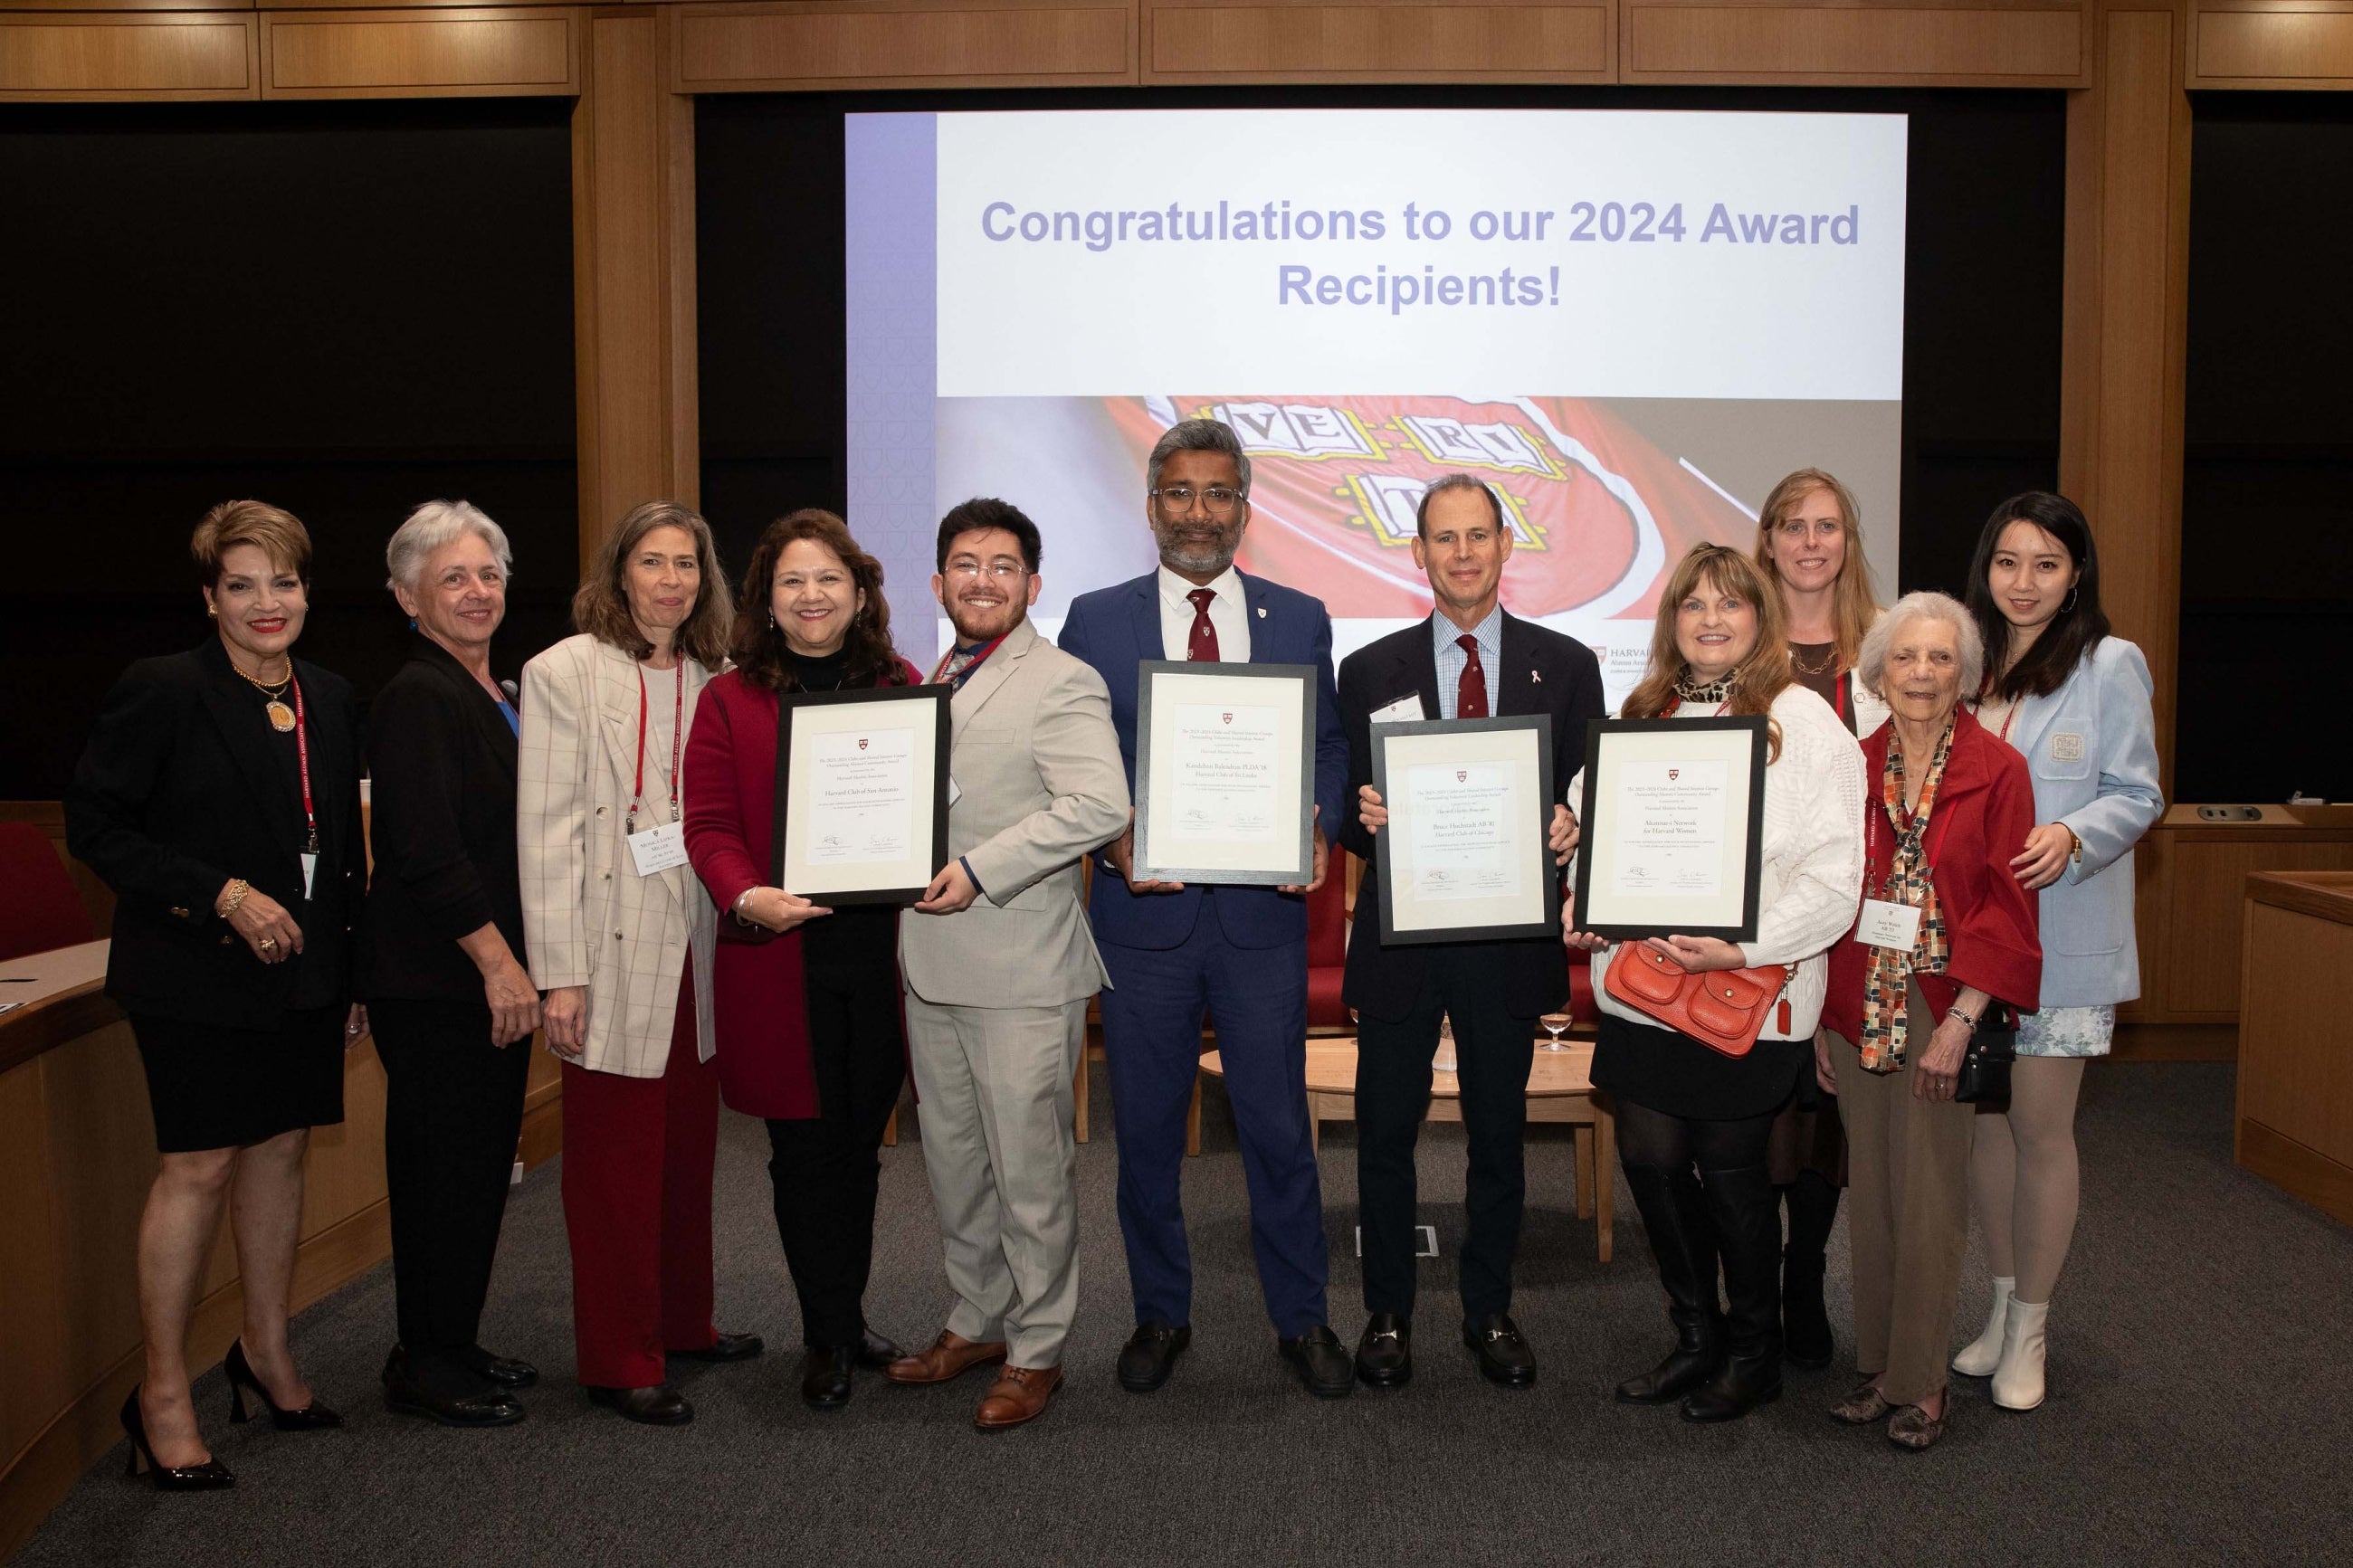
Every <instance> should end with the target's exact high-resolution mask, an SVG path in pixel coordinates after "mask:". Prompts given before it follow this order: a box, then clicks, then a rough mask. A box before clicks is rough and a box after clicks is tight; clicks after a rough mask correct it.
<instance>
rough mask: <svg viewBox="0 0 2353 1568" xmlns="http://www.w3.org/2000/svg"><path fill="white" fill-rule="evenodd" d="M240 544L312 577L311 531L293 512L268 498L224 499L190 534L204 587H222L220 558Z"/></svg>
mask: <svg viewBox="0 0 2353 1568" xmlns="http://www.w3.org/2000/svg"><path fill="white" fill-rule="evenodd" d="M240 544H250V545H253V546H255V547H256V548H258V549H259V551H260V552H262V553H263V554H264V555H267V556H269V563H270V564H271V565H272V566H279V567H283V568H284V569H286V570H287V571H289V572H291V573H293V574H294V575H296V576H297V577H300V578H301V579H302V581H303V582H305V583H308V582H309V581H310V580H311V532H310V531H309V530H308V529H306V528H304V527H303V526H302V524H301V522H300V521H297V520H296V518H295V516H294V514H293V513H292V512H290V511H281V510H279V509H278V508H276V507H274V506H271V505H270V504H269V502H268V501H259V500H225V501H223V502H221V503H220V505H218V506H216V507H215V508H213V509H212V510H210V511H208V512H206V513H205V520H204V521H202V522H200V523H198V524H196V531H195V533H193V534H191V535H189V537H188V554H189V556H190V557H191V558H192V559H194V560H195V563H196V575H197V576H198V578H200V579H201V580H202V584H203V585H204V586H205V587H207V588H216V587H218V586H220V579H221V557H222V556H224V555H227V553H228V552H230V551H232V550H234V549H236V548H237V546H238V545H240Z"/></svg>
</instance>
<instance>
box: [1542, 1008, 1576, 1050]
mask: <svg viewBox="0 0 2353 1568" xmlns="http://www.w3.org/2000/svg"><path fill="white" fill-rule="evenodd" d="M1536 1022H1537V1023H1539V1024H1542V1025H1543V1026H1544V1031H1545V1033H1546V1034H1547V1035H1550V1036H1551V1037H1552V1038H1550V1039H1548V1040H1546V1042H1545V1043H1544V1048H1545V1049H1546V1050H1548V1051H1565V1050H1567V1049H1568V1047H1567V1046H1564V1045H1562V1044H1561V1043H1560V1037H1562V1036H1563V1035H1565V1034H1567V1033H1568V1026H1569V1025H1570V1024H1571V1023H1572V1022H1574V1020H1573V1019H1571V1018H1570V1017H1569V1016H1568V1015H1567V1014H1566V1013H1546V1015H1545V1016H1543V1017H1541V1018H1538V1019H1537V1020H1536Z"/></svg>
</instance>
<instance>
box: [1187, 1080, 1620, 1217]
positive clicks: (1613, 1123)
mask: <svg viewBox="0 0 2353 1568" xmlns="http://www.w3.org/2000/svg"><path fill="white" fill-rule="evenodd" d="M1545 1044H1546V1042H1544V1041H1542V1040H1539V1041H1538V1042H1537V1043H1536V1053H1535V1061H1534V1062H1532V1063H1531V1064H1530V1065H1529V1068H1528V1120H1529V1121H1532V1122H1538V1121H1542V1122H1564V1123H1567V1125H1569V1126H1571V1127H1573V1128H1575V1129H1576V1134H1575V1142H1576V1159H1575V1163H1576V1166H1577V1218H1579V1219H1589V1220H1591V1221H1593V1226H1594V1244H1595V1250H1596V1252H1597V1253H1598V1255H1599V1258H1600V1259H1601V1261H1602V1262H1604V1263H1607V1262H1609V1233H1610V1230H1611V1227H1612V1226H1613V1224H1614V1222H1615V1219H1616V1211H1617V1200H1616V1190H1617V1182H1618V1121H1617V1118H1616V1117H1614V1116H1612V1115H1611V1114H1610V1112H1609V1108H1608V1107H1607V1106H1606V1105H1604V1104H1602V1103H1599V1102H1598V1101H1596V1100H1595V1099H1594V1098H1593V1079H1592V1077H1591V1076H1590V1075H1591V1073H1592V1069H1593V1042H1592V1041H1590V1040H1569V1041H1567V1042H1565V1046H1566V1048H1565V1049H1562V1050H1557V1051H1548V1050H1546V1049H1545V1048H1544V1047H1545ZM1201 1070H1202V1071H1203V1072H1205V1073H1207V1074H1208V1075H1209V1076H1211V1077H1213V1078H1223V1077H1224V1076H1225V1071H1226V1068H1225V1063H1224V1062H1222V1061H1220V1060H1219V1058H1218V1053H1217V1052H1215V1051H1210V1052H1208V1053H1207V1054H1205V1055H1204V1056H1203V1057H1202V1058H1201ZM1307 1118H1308V1127H1309V1129H1310V1131H1311V1132H1312V1133H1313V1134H1314V1137H1315V1140H1316V1142H1317V1145H1318V1146H1319V1147H1320V1146H1321V1144H1322V1142H1323V1136H1322V1134H1323V1124H1324V1122H1326V1121H1355V1120H1356V1037H1355V1036H1354V1035H1333V1036H1325V1037H1310V1038H1309V1039H1308V1041H1307ZM1429 1120H1430V1121H1461V1120H1462V1090H1461V1085H1460V1084H1459V1083H1458V1082H1457V1081H1456V1079H1455V1075H1454V1074H1452V1073H1451V1072H1439V1071H1437V1070H1436V1069H1435V1068H1433V1069H1432V1070H1431V1072H1430V1116H1429Z"/></svg>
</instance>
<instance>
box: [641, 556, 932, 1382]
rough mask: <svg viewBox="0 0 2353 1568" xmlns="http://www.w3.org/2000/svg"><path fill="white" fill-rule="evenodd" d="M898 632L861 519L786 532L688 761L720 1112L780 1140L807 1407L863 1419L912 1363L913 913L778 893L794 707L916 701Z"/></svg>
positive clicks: (781, 1204) (699, 711)
mask: <svg viewBox="0 0 2353 1568" xmlns="http://www.w3.org/2000/svg"><path fill="white" fill-rule="evenodd" d="M890 620H891V613H890V606H889V605H887V604H886V603H885V601H884V600H883V597H882V567H881V563H879V562H877V561H876V560H875V559H874V558H873V557H872V556H871V555H869V554H867V553H866V552H864V551H862V550H860V548H859V547H858V542H857V541H855V540H853V539H852V538H850V536H849V529H848V528H847V527H846V526H845V525H844V524H843V522H842V521H841V519H839V518H838V517H836V516H834V515H833V514H832V513H831V512H827V511H818V510H804V511H797V512H794V513H793V514H792V515H791V516H789V517H786V518H782V519H779V520H778V521H776V522H773V523H771V524H769V525H768V530H767V531H766V532H765V533H764V534H763V535H761V537H760V543H759V547H758V548H757V549H755V550H754V552H752V563H751V565H750V567H749V568H748V569H747V570H746V571H745V572H744V585H743V588H742V590H741V593H740V595H739V597H738V602H737V605H736V610H735V636H734V643H733V649H732V651H733V657H734V668H732V669H730V670H728V671H727V672H726V673H725V674H723V675H721V676H719V677H717V678H716V679H713V680H712V682H711V683H710V684H709V685H707V686H705V687H704V688H703V690H702V701H701V702H700V704H699V705H698V706H697V707H696V709H695V718H694V727H693V729H692V731H691V734H690V738H689V741H688V743H687V752H686V782H685V805H686V818H685V820H686V849H687V855H688V857H689V858H690V859H691V861H692V862H693V865H694V870H695V874H696V875H697V876H699V877H701V878H702V881H703V885H704V886H705V887H707V888H709V889H711V896H712V899H713V900H715V901H716V902H717V903H718V905H719V908H720V909H721V910H724V911H726V913H724V914H723V915H722V917H721V919H720V940H719V948H718V955H717V958H716V961H715V962H714V963H713V965H712V982H713V984H712V1011H713V1013H714V1014H715V1015H716V1017H715V1024H716V1028H717V1056H716V1058H715V1059H716V1060H717V1063H718V1067H719V1085H720V1092H721V1094H722V1095H723V1097H724V1098H725V1100H726V1101H727V1103H728V1104H729V1105H730V1106H731V1107H733V1109H735V1110H740V1111H743V1112H744V1113H745V1114H747V1115H751V1116H757V1117H761V1118H764V1119H765V1121H767V1123H768V1143H769V1148H770V1150H771V1152H772V1155H773V1157H772V1158H771V1159H770V1161H769V1162H768V1174H769V1177H770V1179H771V1181H772V1182H773V1183H774V1184H775V1188H776V1233H777V1235H778V1236H779V1237H781V1238H782V1240H783V1242H784V1247H785V1261H786V1266H787V1267H788V1268H790V1269H791V1270H792V1276H793V1288H794V1289H795V1291H796V1292H797V1294H798V1296H799V1298H800V1308H801V1339H802V1342H803V1344H804V1345H805V1346H806V1347H807V1348H806V1350H805V1352H804V1353H803V1356H802V1360H801V1397H802V1398H803V1399H804V1400H806V1401H807V1402H808V1404H809V1405H810V1406H811V1407H812V1408H814V1409H818V1410H838V1409H839V1408H840V1407H841V1406H842V1405H846V1404H848V1403H849V1390H850V1370H851V1369H852V1368H853V1367H854V1366H858V1365H860V1364H863V1365H866V1366H869V1367H875V1368H880V1367H883V1366H887V1365H888V1364H889V1363H892V1362H893V1361H895V1360H897V1359H898V1358H899V1355H900V1353H901V1352H900V1351H899V1348H898V1346H896V1345H894V1344H892V1342H890V1341H889V1340H887V1339H885V1338H883V1337H882V1336H881V1335H880V1334H877V1333H875V1332H874V1331H872V1330H871V1329H869V1328H868V1327H867V1324H866V1317H865V1312H864V1310H863V1306H862V1301H863V1298H864V1296H865V1294H866V1278H867V1272H868V1268H869V1266H870V1264H871V1261H872V1258H873V1252H874V1193H875V1185H876V1183H877V1181H878V1179H879V1178H880V1176H881V1161H880V1160H879V1158H878V1157H877V1155H878V1151H879V1150H880V1149H881V1145H882V1130H883V1127H884V1125H885V1124H886V1123H887V1122H888V1121H890V1119H891V1111H892V1108H893V1107H894V1106H896V1105H897V1104H898V1102H899V1088H900V1085H901V1084H902V1082H903V1081H904V1079H905V1077H906V1064H907V1047H906V1032H905V1026H904V1024H903V1022H902V1018H901V1015H900V996H899V911H898V910H896V909H894V908H892V907H889V906H887V905H866V906H860V907H855V908H851V907H845V908H843V909H841V910H828V909H823V908H820V907H818V905H815V904H812V903H811V902H810V901H809V900H807V899H801V898H796V897H795V896H794V895H792V894H790V893H788V892H786V891H785V890H784V889H782V888H778V887H775V886H772V885H771V884H770V882H769V878H770V875H771V872H770V868H771V867H772V866H773V864H774V859H773V856H772V850H773V847H774V829H773V822H774V815H775V810H776V710H777V700H778V697H779V694H780V693H787V692H802V691H836V690H841V689H851V690H856V689H861V688H868V687H874V686H908V685H913V684H914V683H915V682H916V681H917V680H918V679H920V678H919V677H918V676H917V675H916V673H915V671H914V669H913V667H911V666H910V665H909V664H908V663H907V662H906V661H905V660H904V659H902V658H900V657H899V655H898V653H897V652H896V651H895V650H894V649H893V648H892V645H891V630H890ZM731 917H732V918H731Z"/></svg>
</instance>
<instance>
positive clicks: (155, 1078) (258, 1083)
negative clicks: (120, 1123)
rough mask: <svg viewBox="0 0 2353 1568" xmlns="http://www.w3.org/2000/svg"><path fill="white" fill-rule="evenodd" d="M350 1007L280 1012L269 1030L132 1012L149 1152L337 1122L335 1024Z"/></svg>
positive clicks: (339, 1037) (250, 1139) (339, 1051)
mask: <svg viewBox="0 0 2353 1568" xmlns="http://www.w3.org/2000/svg"><path fill="white" fill-rule="evenodd" d="M349 1016H351V1010H350V1009H349V1008H348V1007H346V1006H344V1005H343V1004H341V1003H337V1004H335V1005H332V1006H329V1007H310V1008H304V1009H302V1010H301V1011H289V1012H288V1013H287V1014H286V1015H285V1016H284V1018H283V1019H282V1020H281V1021H280V1024H279V1026H278V1027H277V1028H275V1029H224V1028H220V1027H217V1026H213V1025H210V1024H192V1023H190V1022H188V1021H187V1020H186V1019H185V1018H159V1017H156V1016H153V1014H134V1015H133V1016H132V1019H131V1032H132V1035H133V1036H135V1037H137V1039H138V1041H139V1059H140V1060H141V1061H142V1063H144V1064H145V1066H146V1068H147V1100H148V1103H149V1104H150V1105H151V1106H152V1107H153V1110H154V1112H155V1147H156V1150H157V1151H158V1152H162V1153H165V1154H183V1153H189V1152H194V1151H195V1150H199V1149H237V1148H242V1147H244V1146H245V1145H246V1144H248V1143H259V1142H266V1141H267V1140H269V1139H271V1138H275V1137H277V1136H278V1135H279V1134H280V1132H290V1131H293V1130H294V1129H295V1128H297V1127H332V1126H333V1125H334V1124H335V1123H337V1122H339V1121H343V1024H344V1021H345V1020H346V1019H347V1018H348V1017H349Z"/></svg>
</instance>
